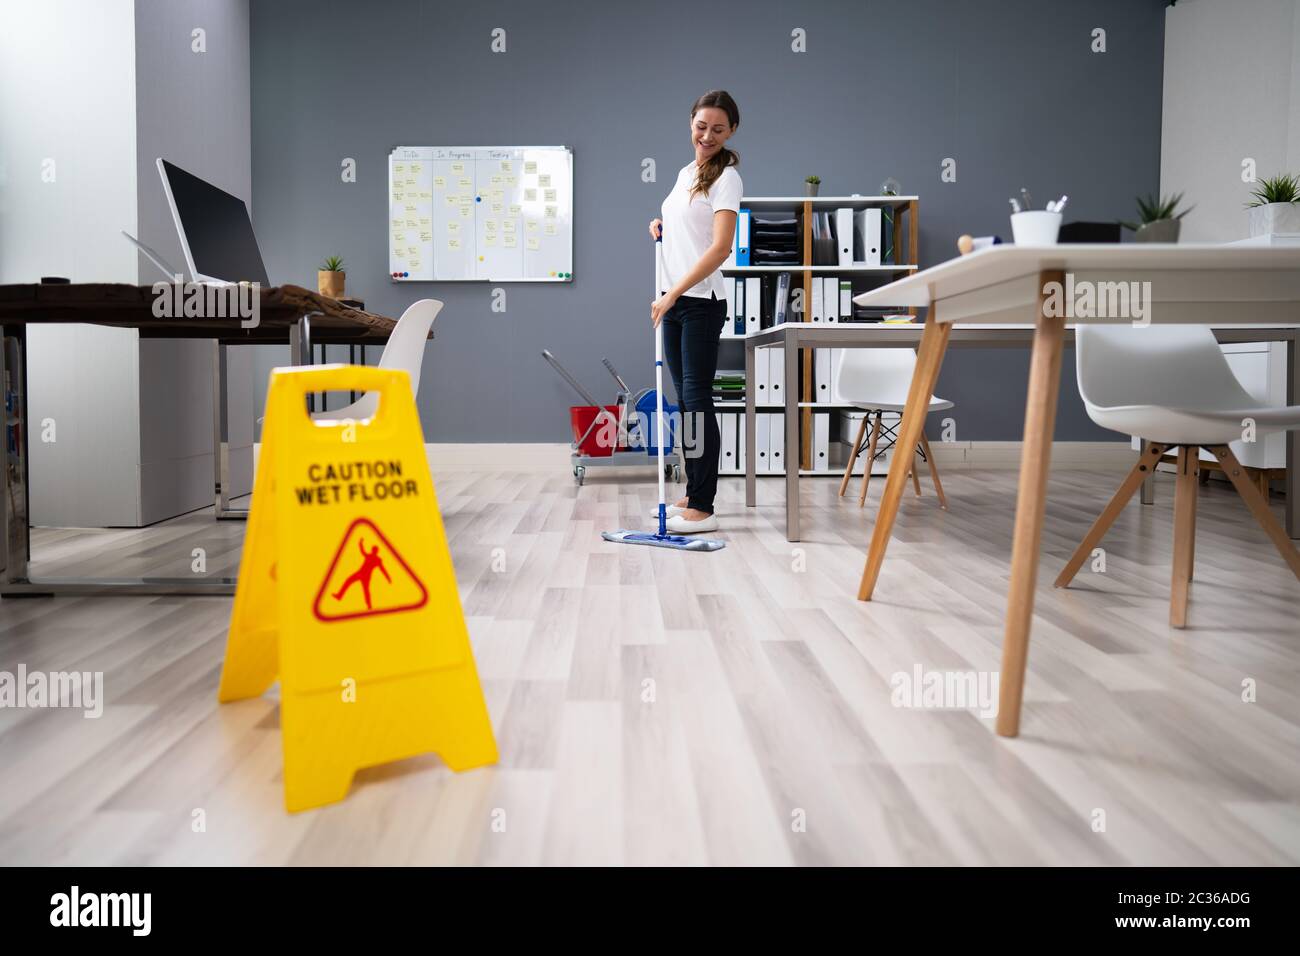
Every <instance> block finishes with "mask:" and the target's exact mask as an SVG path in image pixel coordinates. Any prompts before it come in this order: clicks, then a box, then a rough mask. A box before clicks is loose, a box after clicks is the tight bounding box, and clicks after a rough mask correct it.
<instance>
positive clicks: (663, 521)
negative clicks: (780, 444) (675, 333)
mask: <svg viewBox="0 0 1300 956" xmlns="http://www.w3.org/2000/svg"><path fill="white" fill-rule="evenodd" d="M663 265H664V244H663V227H662V226H661V227H660V229H659V235H658V236H656V237H655V290H654V297H655V298H656V299H657V298H659V295H660V293H661V292H662V291H663V290H662V289H660V287H659V276H660V275H661V274H662V273H663ZM655 423H656V425H655V427H656V433H657V435H658V438H657V440H656V442H655V445H656V446H657V449H656V450H657V451H658V453H659V531H658V533H656V534H652V533H650V532H648V531H602V532H601V533H600V536H601V537H602V538H604V539H605V540H606V541H614V542H618V543H619V544H648V545H650V546H651V547H653V548H675V549H676V550H678V551H718V550H721V549H722V548H724V547H726V544H725V543H724V542H722V541H712V540H709V539H708V538H695V537H691V536H689V535H684V534H669V533H668V507H667V500H666V498H665V497H664V324H663V322H662V320H661V321H660V322H659V324H658V325H656V326H655Z"/></svg>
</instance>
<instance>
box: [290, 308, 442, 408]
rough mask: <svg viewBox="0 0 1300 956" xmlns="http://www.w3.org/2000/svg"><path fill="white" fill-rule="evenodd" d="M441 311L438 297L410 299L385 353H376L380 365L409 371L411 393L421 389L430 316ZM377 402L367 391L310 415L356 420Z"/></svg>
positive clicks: (377, 403)
mask: <svg viewBox="0 0 1300 956" xmlns="http://www.w3.org/2000/svg"><path fill="white" fill-rule="evenodd" d="M441 311H442V303H441V302H439V301H438V300H437V299H421V300H419V301H418V302H415V303H412V304H411V306H410V308H408V309H407V310H406V311H405V312H403V313H402V317H401V318H400V319H398V320H397V325H396V327H395V328H394V329H393V331H392V334H390V335H389V336H388V341H387V342H386V343H385V344H384V353H383V355H381V356H380V357H379V367H380V368H400V369H405V370H406V371H407V372H408V373H409V374H410V376H411V394H412V395H418V394H419V393H420V367H421V366H422V365H423V364H424V344H425V342H426V341H428V336H429V329H431V328H432V327H433V320H434V319H436V318H437V317H438V313H439V312H441ZM378 405H379V395H378V394H377V393H375V392H366V393H365V394H364V395H362V396H361V397H360V398H358V399H357V400H356V401H355V402H353V403H352V404H351V405H346V406H344V407H343V408H331V409H329V410H328V411H320V412H313V413H312V416H311V417H312V420H313V421H318V422H321V421H324V422H334V421H343V420H344V419H346V418H350V419H352V420H353V421H354V422H359V421H361V420H362V419H366V418H370V417H372V416H373V415H374V414H375V409H376V408H377V407H378Z"/></svg>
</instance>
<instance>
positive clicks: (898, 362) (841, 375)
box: [835, 348, 953, 508]
mask: <svg viewBox="0 0 1300 956" xmlns="http://www.w3.org/2000/svg"><path fill="white" fill-rule="evenodd" d="M915 370H916V353H915V352H914V351H912V350H911V349H904V348H883V349H841V350H840V354H839V361H838V363H837V365H836V371H835V376H836V378H835V383H836V384H835V388H836V390H837V391H838V392H839V398H840V400H841V401H843V402H845V403H847V404H849V405H853V406H855V407H857V408H861V409H862V410H863V411H865V412H866V413H867V414H866V415H864V416H863V417H862V424H860V425H859V426H858V434H857V437H856V438H855V439H854V440H853V450H852V452H850V454H849V463H848V465H847V466H846V467H845V469H844V478H843V479H842V480H841V481H840V497H841V498H842V497H844V490H845V489H846V488H848V486H849V479H850V478H852V477H853V465H854V463H855V462H856V461H857V460H858V455H859V454H860V453H861V451H862V437H863V434H864V433H865V432H866V430H867V420H868V419H872V425H871V441H870V443H869V445H868V446H867V454H866V467H865V469H864V470H863V473H862V493H861V494H859V495H858V507H859V508H860V507H862V505H863V503H864V502H865V501H866V500H867V485H868V483H869V482H870V481H871V465H872V462H874V461H875V460H876V458H877V457H879V456H880V455H883V454H884V453H885V452H886V451H888V450H889V449H890V448H891V447H892V446H893V444H894V434H895V431H896V430H897V428H898V425H897V424H894V425H888V426H885V429H884V431H885V440H886V442H887V443H888V444H886V445H885V446H884V447H883V448H881V449H880V450H879V451H877V450H876V446H877V444H878V442H879V439H880V434H881V419H882V418H883V416H884V413H885V412H898V413H899V415H900V418H899V421H900V422H901V421H902V418H901V414H902V411H903V409H904V408H906V407H907V393H908V390H909V389H910V387H911V385H912V373H913V372H914V371H915ZM952 407H953V406H952V402H947V401H944V400H943V399H942V398H938V397H931V399H930V407H929V408H928V409H927V414H928V413H929V412H938V411H943V410H944V409H947V408H952ZM873 416H874V417H873ZM916 450H917V451H919V452H920V453H921V457H922V458H924V459H925V460H926V461H927V462H928V463H929V465H930V478H931V479H932V480H933V481H934V490H935V493H936V494H938V496H939V506H940V507H942V508H947V507H948V500H947V499H946V498H945V497H944V494H943V485H941V484H940V483H939V470H938V468H937V467H936V466H935V463H934V455H933V454H932V453H931V452H930V443H929V442H928V441H926V438H925V430H924V429H922V431H921V441H920V443H919V445H918V447H917V449H916ZM908 451H909V453H910V454H912V458H913V467H912V470H911V473H912V487H913V488H914V489H915V490H916V494H917V497H920V495H921V480H920V478H918V477H917V473H916V472H917V469H916V467H915V458H916V453H915V452H913V451H911V449H909V450H908ZM900 453H901V452H900Z"/></svg>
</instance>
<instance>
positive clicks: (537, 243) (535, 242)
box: [528, 236, 542, 252]
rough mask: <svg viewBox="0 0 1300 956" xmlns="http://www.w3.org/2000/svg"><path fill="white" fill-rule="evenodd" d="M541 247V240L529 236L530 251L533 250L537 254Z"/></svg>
mask: <svg viewBox="0 0 1300 956" xmlns="http://www.w3.org/2000/svg"><path fill="white" fill-rule="evenodd" d="M541 247H542V241H541V240H540V239H538V238H537V237H536V236H529V237H528V248H529V249H530V250H532V251H533V252H536V251H537V250H538V249H540V248H541Z"/></svg>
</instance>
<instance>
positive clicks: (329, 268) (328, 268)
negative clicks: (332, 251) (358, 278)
mask: <svg viewBox="0 0 1300 956" xmlns="http://www.w3.org/2000/svg"><path fill="white" fill-rule="evenodd" d="M346 280H347V273H346V272H344V271H343V257H342V256H328V257H326V259H325V261H324V262H322V263H321V267H320V269H319V270H317V272H316V288H317V289H318V290H319V291H320V294H321V295H327V296H329V297H330V298H331V299H341V298H343V283H344V282H345V281H346Z"/></svg>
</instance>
